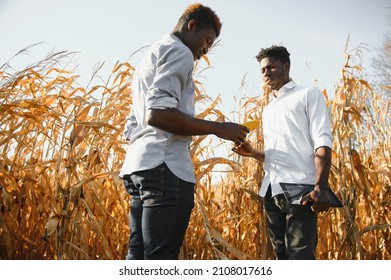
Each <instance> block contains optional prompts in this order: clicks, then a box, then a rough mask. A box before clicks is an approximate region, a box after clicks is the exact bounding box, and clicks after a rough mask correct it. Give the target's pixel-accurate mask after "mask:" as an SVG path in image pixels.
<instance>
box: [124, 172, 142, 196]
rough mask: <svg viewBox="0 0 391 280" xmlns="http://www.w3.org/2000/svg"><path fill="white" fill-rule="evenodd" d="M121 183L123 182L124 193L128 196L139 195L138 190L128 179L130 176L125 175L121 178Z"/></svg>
mask: <svg viewBox="0 0 391 280" xmlns="http://www.w3.org/2000/svg"><path fill="white" fill-rule="evenodd" d="M122 181H123V182H124V186H125V189H126V192H127V193H128V194H130V195H137V194H139V190H138V189H137V188H136V186H135V185H134V184H133V181H132V179H131V178H130V175H125V176H124V177H123V179H122Z"/></svg>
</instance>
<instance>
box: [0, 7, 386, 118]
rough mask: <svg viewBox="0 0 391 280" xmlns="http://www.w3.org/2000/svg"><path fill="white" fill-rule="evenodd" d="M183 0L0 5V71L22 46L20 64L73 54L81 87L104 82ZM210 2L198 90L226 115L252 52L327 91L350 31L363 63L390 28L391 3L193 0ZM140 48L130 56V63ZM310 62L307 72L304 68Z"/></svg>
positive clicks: (252, 81)
mask: <svg viewBox="0 0 391 280" xmlns="http://www.w3.org/2000/svg"><path fill="white" fill-rule="evenodd" d="M194 2H197V1H196V0H195V1H187V0H183V1H180V0H165V1H157V0H155V1H152V0H138V1H134V0H107V1H104V0H66V1H65V0H63V1H56V0H0V34H1V43H0V65H1V64H3V63H5V62H7V61H8V60H9V59H10V58H11V57H12V56H13V55H14V54H16V53H17V52H18V51H20V50H21V49H23V48H24V47H26V46H28V45H31V44H34V43H38V42H41V41H42V42H43V43H42V44H41V45H39V46H36V47H34V48H33V49H31V52H30V56H27V55H23V56H20V57H18V58H16V59H14V60H13V63H11V64H12V65H14V66H16V67H24V66H26V65H28V64H30V63H33V62H34V61H37V60H39V59H42V58H44V57H45V56H46V55H47V54H48V53H49V52H50V51H52V50H55V51H62V50H68V51H78V52H80V53H79V54H77V55H76V56H75V58H74V63H75V65H76V64H77V65H78V68H77V70H76V73H77V74H79V75H81V79H80V80H79V83H80V84H81V85H82V86H86V84H87V81H88V80H89V78H90V77H91V75H92V72H93V68H94V65H95V64H96V63H97V62H101V61H105V68H104V69H103V71H102V72H100V73H101V76H102V77H103V79H104V80H106V79H107V77H108V72H109V71H110V70H111V68H112V66H113V65H114V63H115V62H116V61H117V60H119V61H121V62H123V61H126V60H128V59H129V56H130V54H132V53H133V52H134V51H136V50H138V49H139V48H141V47H143V46H146V45H149V44H151V43H153V42H154V41H156V40H158V39H160V37H161V36H162V35H163V34H164V33H167V32H170V31H171V30H172V29H173V27H174V26H175V24H176V22H177V20H178V18H179V16H180V15H181V13H182V12H183V11H184V10H185V8H186V7H187V6H188V4H190V3H194ZM198 2H201V3H203V4H205V5H207V6H210V7H211V8H212V9H213V10H215V11H216V13H217V14H218V15H219V17H220V18H221V20H222V22H223V28H222V33H221V36H220V39H221V43H220V46H219V47H217V48H215V49H214V50H213V53H212V54H210V56H209V58H210V61H211V63H212V66H213V67H212V68H211V69H208V70H207V71H206V72H204V73H203V76H204V78H202V79H201V82H203V83H204V85H205V89H206V93H207V94H208V95H209V96H211V97H215V96H217V95H218V94H221V95H222V98H223V104H221V105H220V106H219V108H220V109H222V110H223V112H224V113H225V114H227V116H229V115H230V111H231V110H233V102H234V99H233V96H234V95H238V93H239V88H240V85H241V80H242V79H243V77H244V76H245V75H246V74H247V76H246V86H245V87H244V88H243V90H242V95H241V97H243V96H244V95H246V96H253V95H257V94H258V93H260V92H261V78H260V73H259V65H258V63H257V61H256V60H255V58H254V57H255V55H256V54H257V53H258V51H259V50H260V48H262V47H269V46H270V45H272V44H283V45H284V46H285V47H287V49H288V51H289V52H290V53H291V61H292V66H291V77H292V78H293V79H294V80H295V81H296V82H297V83H298V84H312V82H313V81H314V79H317V80H318V86H319V88H320V89H327V91H328V92H329V95H332V93H331V92H332V91H333V89H334V85H335V82H337V81H338V79H339V72H340V70H341V66H342V64H343V61H344V60H343V53H344V49H345V45H346V40H347V36H348V34H349V33H350V38H351V40H350V49H352V48H354V47H357V46H358V45H359V44H360V43H365V44H367V45H368V46H367V47H368V50H369V51H367V52H364V58H365V63H366V64H365V65H369V64H370V57H371V53H372V54H373V53H374V50H375V49H376V48H378V47H380V46H381V45H382V42H383V40H384V34H385V32H387V31H390V30H391V23H389V22H387V21H388V19H387V16H388V17H391V0H323V1H318V0H297V1H291V0H280V1H270V0H269V1H264V0H205V1H202V0H199V1H198ZM142 54H143V51H140V52H138V53H137V54H136V55H134V56H132V57H131V58H130V59H129V62H130V63H131V64H132V65H134V66H136V65H137V64H138V62H139V61H140V59H141V55H142ZM307 65H310V68H308V67H307Z"/></svg>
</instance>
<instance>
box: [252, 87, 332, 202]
mask: <svg viewBox="0 0 391 280" xmlns="http://www.w3.org/2000/svg"><path fill="white" fill-rule="evenodd" d="M279 93H280V95H279V96H278V97H274V94H273V93H272V96H273V97H272V98H273V100H272V101H271V102H270V103H269V104H268V105H267V106H266V107H265V109H264V111H263V113H262V122H263V134H264V141H265V142H264V150H265V164H264V170H265V176H264V179H263V182H262V185H261V189H260V191H259V195H260V196H262V197H264V196H265V194H266V192H267V189H268V186H269V184H271V189H272V196H274V195H277V194H280V193H283V191H282V189H281V187H280V184H279V183H280V182H285V183H306V184H315V180H316V168H315V150H316V149H317V148H319V147H322V146H327V147H330V148H332V142H333V139H332V134H331V128H330V120H329V115H328V112H327V107H326V102H325V99H324V96H323V95H322V93H321V92H320V90H319V89H318V88H316V87H303V86H297V85H296V84H295V83H294V82H293V81H291V82H289V83H287V84H286V85H284V86H283V87H282V88H281V89H280V90H279Z"/></svg>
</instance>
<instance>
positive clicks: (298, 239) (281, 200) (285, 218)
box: [264, 186, 318, 260]
mask: <svg viewBox="0 0 391 280" xmlns="http://www.w3.org/2000/svg"><path fill="white" fill-rule="evenodd" d="M270 189H271V187H270V186H269V189H268V191H267V193H266V196H265V198H264V205H265V213H266V221H267V225H268V232H269V237H270V240H271V242H272V245H273V249H274V252H275V254H276V257H277V259H278V260H314V259H315V250H316V245H317V242H318V232H317V230H318V228H317V214H316V212H313V211H312V209H311V206H309V205H308V206H302V205H293V204H290V203H289V201H288V200H287V199H286V198H285V196H284V195H283V194H278V195H276V196H274V197H271V190H270Z"/></svg>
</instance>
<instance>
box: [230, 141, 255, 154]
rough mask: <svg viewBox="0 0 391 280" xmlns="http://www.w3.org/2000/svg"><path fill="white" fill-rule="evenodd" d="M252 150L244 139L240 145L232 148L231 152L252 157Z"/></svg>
mask: <svg viewBox="0 0 391 280" xmlns="http://www.w3.org/2000/svg"><path fill="white" fill-rule="evenodd" d="M253 150H254V149H253V146H252V145H251V143H250V142H249V141H247V140H246V141H244V143H242V144H241V145H239V146H235V147H233V148H232V151H233V152H235V153H237V154H239V155H241V156H245V157H252V156H253V153H254V151H253Z"/></svg>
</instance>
